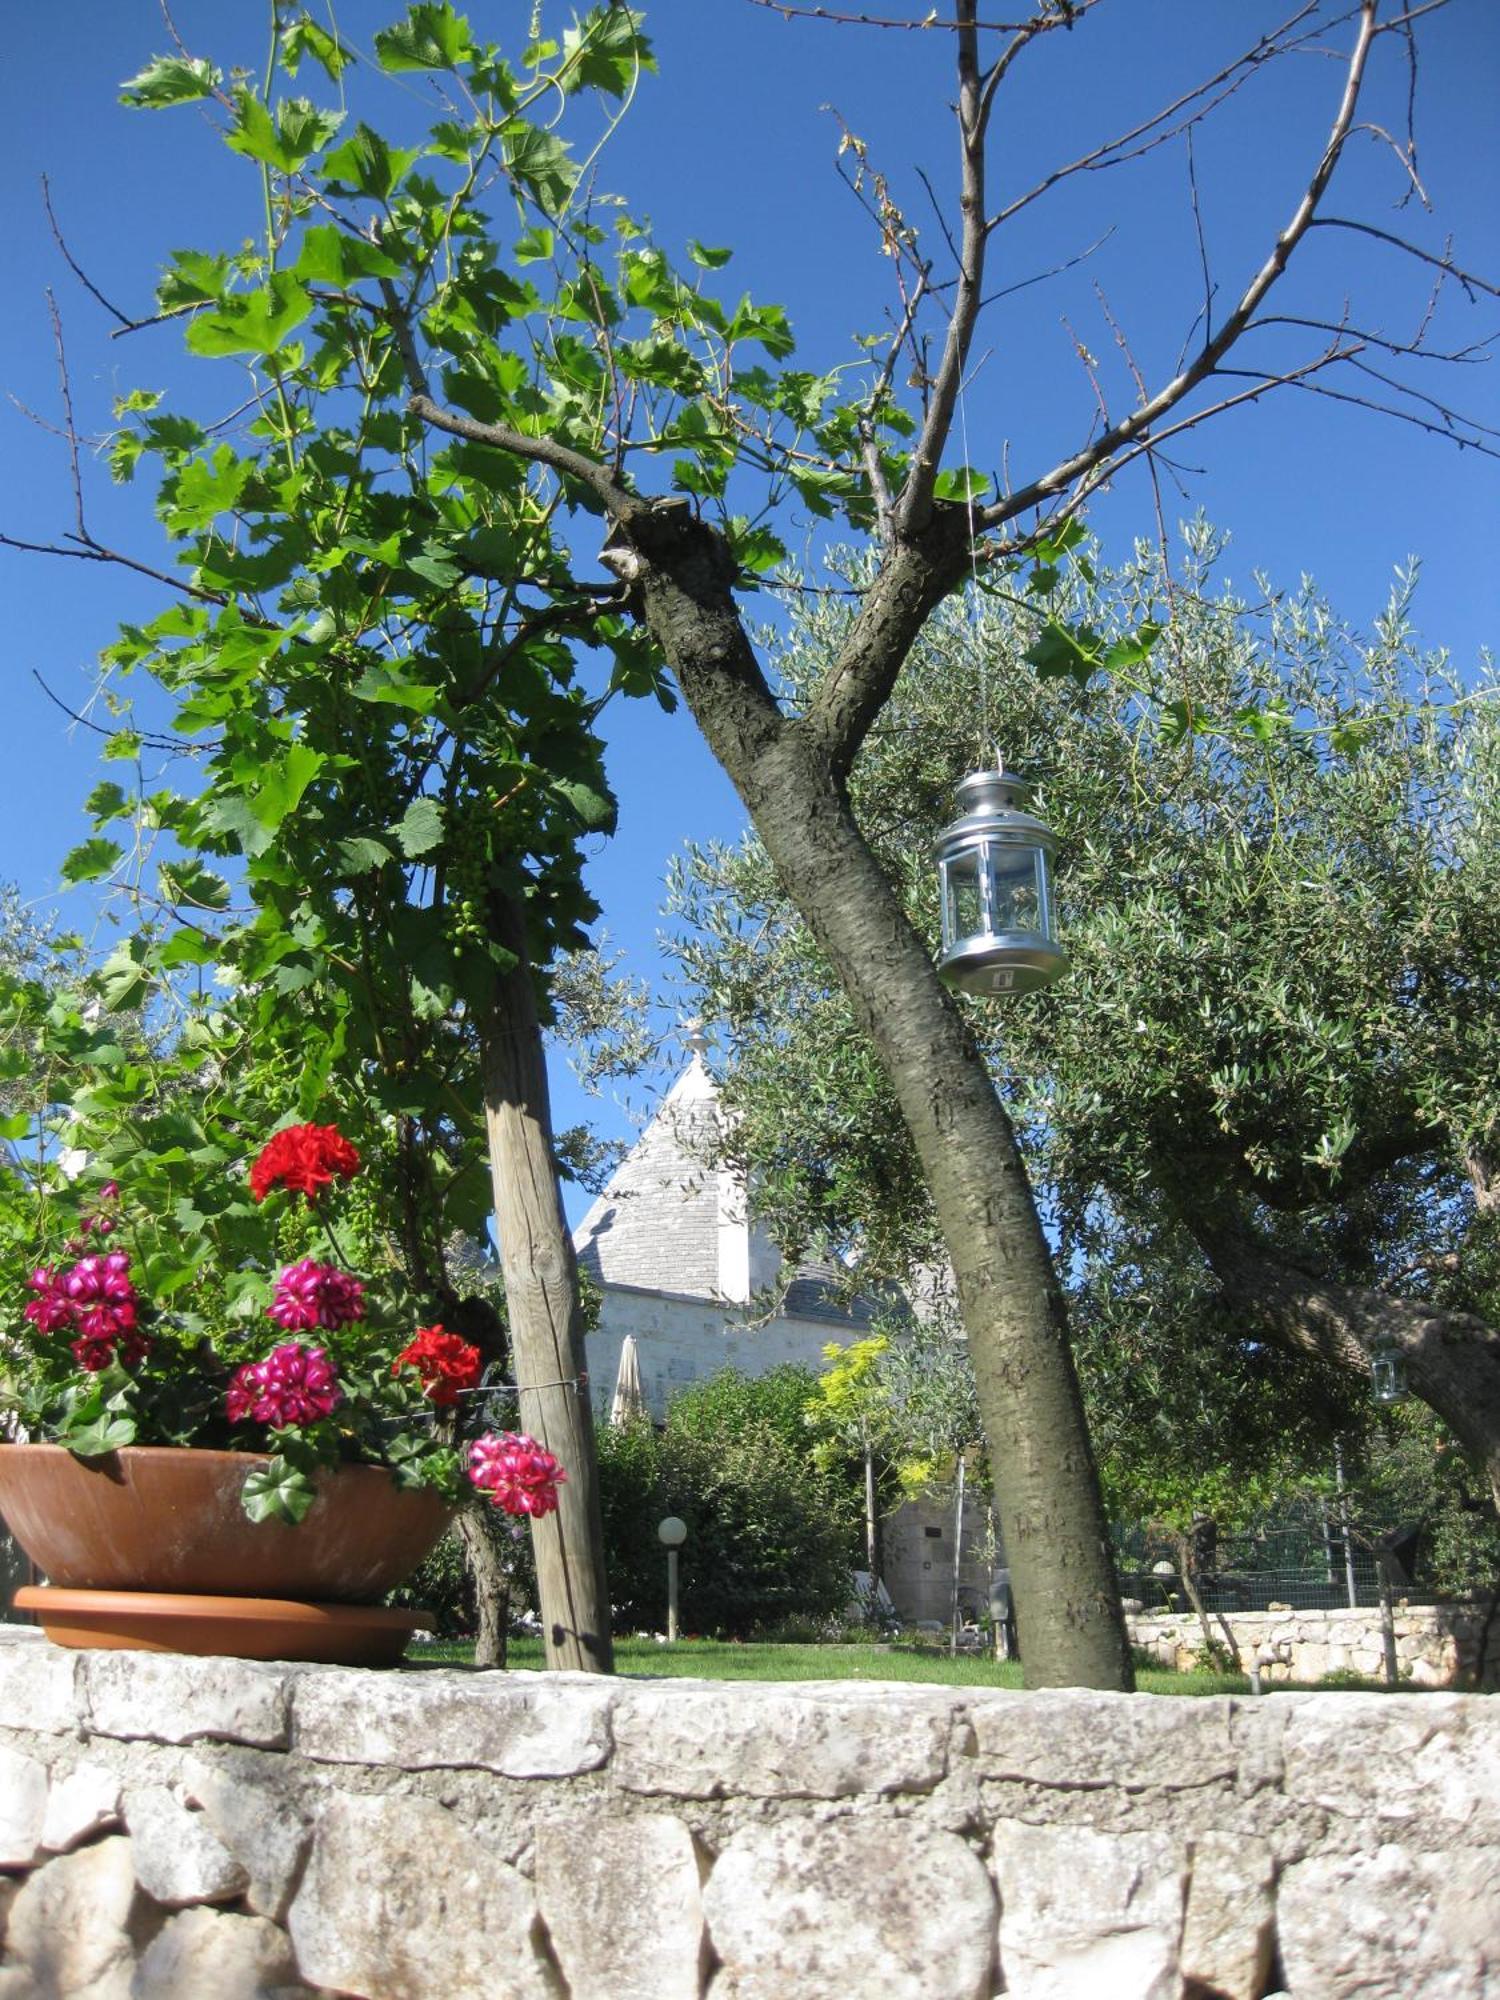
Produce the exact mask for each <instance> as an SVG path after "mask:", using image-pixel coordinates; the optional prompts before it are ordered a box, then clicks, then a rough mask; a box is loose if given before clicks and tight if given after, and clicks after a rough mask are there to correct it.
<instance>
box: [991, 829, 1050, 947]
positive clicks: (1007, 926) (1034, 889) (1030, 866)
mask: <svg viewBox="0 0 1500 2000" xmlns="http://www.w3.org/2000/svg"><path fill="white" fill-rule="evenodd" d="M989 874H990V896H991V904H990V929H991V930H994V931H1043V932H1045V930H1046V921H1045V916H1044V910H1045V903H1044V900H1043V888H1042V856H1041V854H1040V852H1039V851H1038V850H1037V849H1036V848H1034V847H1012V846H1009V845H1007V846H1004V847H998V846H995V847H991V848H990V849H989Z"/></svg>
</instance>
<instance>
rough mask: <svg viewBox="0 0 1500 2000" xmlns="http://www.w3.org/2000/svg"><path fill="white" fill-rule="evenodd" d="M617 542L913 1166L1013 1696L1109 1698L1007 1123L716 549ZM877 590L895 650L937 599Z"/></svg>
mask: <svg viewBox="0 0 1500 2000" xmlns="http://www.w3.org/2000/svg"><path fill="white" fill-rule="evenodd" d="M631 538H632V541H633V546H632V547H631V548H629V549H628V550H626V551H624V552H623V553H616V554H614V555H613V556H612V557H610V558H609V560H610V566H611V567H612V568H614V569H615V570H616V573H617V574H620V575H624V576H626V577H628V578H629V579H630V580H631V581H632V582H633V583H635V584H637V585H638V586H639V588H640V590H641V592H642V608H643V614H644V616H645V619H646V622H647V624H648V625H649V626H650V629H651V631H652V633H653V634H654V636H655V637H656V639H657V641H658V643H659V644H660V645H661V647H662V650H663V652H664V653H665V655H666V657H667V659H668V661H669V662H670V663H671V665H672V667H673V669H674V671H675V672H676V675H677V679H678V682H679V685H680V686H681V688H682V691H683V694H684V696H685V697H686V699H687V702H688V705H689V707H690V708H691V709H692V711H693V715H694V717H695V718H696V720H697V722H698V725H699V727H700V728H701V730H702V731H703V734H704V736H705V738H706V739H707V742H708V745H709V748H710V749H711V750H712V751H713V753H714V755H715V757H716V758H717V759H718V761H719V763H720V764H721V765H722V766H723V768H724V770H725V772H726V773H727V774H728V776H729V778H730V780H731V782H732V783H733V785H734V787H735V790H736V791H737V792H738V793H739V795H740V798H741V799H742V800H743V801H744V804H745V808H746V810H747V812H748V813H749V815H750V818H751V821H752V822H753V824H754V826H755V829H756V831H757V833H758V834H759V835H760V837H761V840H762V842H763V843H764V845H765V848H766V851H767V853H768V854H769V855H770V857H771V861H772V863H773V865H774V866H775V868H776V871H777V874H778V876H779V877H780V880H781V885H782V887H783V889H784V890H785V891H786V893H787V894H788V895H789V896H790V897H791V899H792V901H793V903H795V904H796V906H797V908H798V910H799V911H800V912H801V914H802V916H803V919H804V920H805V922H806V923H807V925H808V927H809V929H810V930H811V931H812V933H813V936H814V937H815V938H816V939H817V942H818V944H819V945H820V947H821V948H822V950H823V951H824V953H825V954H826V955H827V957H828V959H829V961H830V963H831V964H832V965H833V967H834V969H835V971H836V973H837V974H838V977H839V979H840V981H841V982H842V984H843V986H844V988H845V991H846V992H847V993H848V995H849V998H850V1001H851V1003H852V1005H853V1008H854V1012H855V1015H856V1018H857V1019H858V1021H859V1023H860V1026H861V1027H862V1028H863V1029H864V1030H865V1032H866V1033H867V1034H868V1035H869V1036H870V1038H871V1040H872V1041H873V1043H874V1045H875V1048H876V1050H877V1052H878V1053H879V1055H880V1058H881V1060H882V1062H883V1063H884V1065H885V1068H886V1071H887V1073H888V1075H889V1077H890V1079H891V1083H892V1086H893V1088H894V1090H895V1093H896V1097H897V1101H898V1102H899V1104H900V1107H901V1112H902V1116H903V1118H904V1120H905V1122H906V1125H907V1127H908V1129H909V1130H910V1132H911V1135H912V1140H913V1143H914V1144H915V1147H916V1150H917V1155H918V1158H919V1159H920V1161H921V1163H922V1171H923V1175H924V1178H925V1180H926V1182H927V1186H928V1189H929V1190H930V1192H931V1195H932V1199H933V1204H934V1207H935V1209H936V1212H937V1216H938V1221H939V1225H940V1227H941V1229H942V1233H943V1240H944V1243H945V1244H946V1246H947V1250H948V1254H949V1257H950V1258H951V1260H952V1264H953V1270H954V1275H955V1277H956V1279H957V1283H958V1297H959V1307H960V1311H961V1313H962V1317H963V1322H964V1327H965V1329H966V1331H967V1334H968V1340H969V1352H970V1356H971V1358H972V1360H973V1364H974V1375H975V1379H976V1382H977V1385H978V1391H979V1406H980V1411H981V1413H982V1415H983V1418H984V1427H985V1434H986V1437H987V1439H988V1442H989V1447H990V1463H991V1465H992V1466H993V1467H994V1471H995V1493H996V1502H997V1506H998V1510H999V1514H1000V1522H1001V1533H1002V1537H1003V1540H1004V1544H1005V1549H1006V1553H1007V1556H1008V1558H1009V1561H1010V1566H1011V1575H1012V1579H1013V1585H1014V1590H1015V1598H1016V1605H1017V1623H1018V1627H1019V1632H1020V1641H1021V1659H1022V1663H1023V1666H1024V1669H1025V1676H1026V1684H1027V1686H1028V1687H1055V1686H1075V1687H1096V1688H1129V1687H1131V1686H1132V1685H1133V1682H1132V1676H1131V1665H1130V1647H1129V1643H1128V1640H1127V1638H1126V1633H1125V1620H1124V1616H1123V1614H1122V1612H1121V1610H1120V1596H1119V1588H1118V1585H1117V1582H1116V1578H1115V1571H1114V1562H1113V1558H1112V1554H1111V1550H1110V1545H1109V1536H1108V1531H1107V1527H1106V1523H1105V1519H1104V1510H1103V1504H1102V1501H1101V1498H1100V1493H1099V1481H1098V1474H1097V1471H1096V1469H1095V1465H1094V1458H1093V1452H1092V1450H1091V1448H1090V1445H1089V1440H1088V1432H1087V1430H1086V1428H1085V1425H1084V1418H1083V1404H1082V1399H1081V1397H1080V1395H1079V1391H1078V1382H1077V1377H1076V1375H1075V1373H1074V1368H1073V1357H1072V1351H1071V1349H1070V1347H1069V1345H1068V1329H1067V1313H1066V1307H1065V1304H1064V1301H1063V1294H1062V1288H1061V1286H1060V1284H1059V1283H1058V1279H1057V1275H1056V1273H1055V1271H1054V1270H1053V1268H1052V1259H1051V1255H1050V1252H1049V1251H1048V1248H1047V1242H1046V1238H1045V1236H1044V1235H1043V1233H1042V1226H1041V1222H1040V1219H1039V1218H1038V1216H1037V1212H1036V1203H1035V1201H1034V1199H1033V1196H1032V1191H1031V1184H1030V1182H1029V1180H1028V1179H1027V1176H1026V1169H1025V1166H1024V1164H1023V1162H1022V1160H1021V1156H1020V1151H1019V1148H1018V1147H1017V1144H1016V1139H1015V1134H1014V1132H1013V1130H1012V1128H1011V1123H1010V1120H1009V1118H1008V1117H1007V1116H1006V1114H1005V1111H1004V1108H1003V1107H1002V1105H1001V1103H1000V1100H999V1098H998V1097H997V1096H996V1094H995V1089H994V1085H993V1083H992V1081H991V1079H990V1075H989V1072H988V1070H987V1069H986V1067H985V1064H984V1061H983V1059H982V1057H981V1056H980V1055H979V1053H978V1051H977V1050H976V1048H975V1047H974V1044H973V1042H972V1040H971V1038H970V1036H969V1034H968V1032H967V1030H966V1028H965V1026H964V1022H963V1018H962V1016H961V1015H960V1013H959V1011H958V1008H957V1006H956V1004H955V1002H954V1001H953V999H952V997H951V996H950V995H949V993H948V991H947V989H946V988H945V987H944V986H943V984H942V982H941V980H940V979H939V978H938V976H937V973H936V971H935V970H934V968H933V965H932V961H931V959H930V958H929V956H928V953H927V949H926V947H925V945H924V944H923V943H922V940H921V939H920V938H919V937H918V936H917V934H916V932H915V931H914V930H913V929H912V927H911V925H910V924H909V923H908V922H907V920H906V916H905V914H904V912H903V910H902V908H901V904H900V900H899V898H898V896H897V894H896V891H895V889H894V888H893V886H892V885H891V883H890V882H889V881H888V880H887V878H886V875H885V872H884V870H883V869H882V868H881V866H880V864H879V862H878V861H877V860H876V858H875V856H874V855H873V854H872V852H871V851H870V848H869V846H868V845H867V844H866V842H865V840H864V838H863V836H862V835H861V833H860V831H859V829H858V827H857V825H856V824H855V821H854V816H853V813H852V812H851V810H850V807H849V802H848V798H847V796H846V794H845V791H844V787H843V785H842V783H841V781H840V780H839V779H838V778H837V777H836V776H835V773H834V770H833V766H832V763H831V761H830V757H829V755H828V753H827V751H826V749H825V748H823V747H822V745H821V743H820V740H819V739H818V738H817V736H816V735H815V734H814V733H813V732H812V731H811V730H810V729H809V728H807V727H806V726H804V725H803V724H801V723H797V722H788V721H787V719H786V718H785V717H784V716H783V715H782V714H781V713H780V711H779V709H778V708H777V707H776V704H775V703H774V701H772V700H771V699H770V697H769V695H768V693H767V690H766V687H765V682H764V679H763V677H762V675H761V673H760V668H759V665H758V662H757V661H756V659H755V656H754V653H753V651H752V649H751V648H750V646H749V643H748V640H747V639H746V637H745V634H744V631H743V628H742V627H741V625H740V622H739V619H738V615H737V612H736V609H735V606H734V603H733V599H732V596H731V594H730V590H729V583H730V581H731V579H732V575H733V569H732V565H730V566H729V567H728V568H727V569H726V567H725V559H724V555H723V551H722V550H721V549H720V548H719V546H718V545H717V544H716V543H715V542H714V541H713V538H712V537H711V536H709V535H708V534H707V531H705V530H703V529H702V528H701V527H699V526H698V524H696V523H694V522H693V521H692V520H691V519H690V518H687V519H684V518H683V517H681V516H678V515H671V516H668V515H666V514H665V512H663V514H662V515H661V516H658V517H657V519H656V520H654V521H653V523H652V524H651V527H650V533H649V535H645V536H642V535H641V534H640V533H639V532H638V529H637V526H636V525H635V524H633V525H632V530H631ZM643 541H649V542H650V543H651V547H650V548H649V549H646V548H643V547H642V543H643ZM607 554H608V552H607ZM627 558H628V560H627ZM658 564H659V566H658ZM898 584H899V588H898ZM887 586H888V587H887V595H888V596H889V597H890V598H891V602H890V605H889V621H890V624H891V625H892V626H893V627H894V626H900V627H901V628H902V632H903V633H906V632H909V633H910V634H911V635H912V636H915V633H916V631H917V630H919V629H920V627H921V624H922V623H923V622H924V621H925V618H926V616H927V614H928V611H929V610H930V608H931V606H932V604H934V603H936V602H937V601H938V600H939V599H940V598H941V597H942V595H944V593H945V589H946V584H945V582H944V579H943V577H942V575H941V574H940V573H939V566H938V564H937V563H936V561H934V562H931V563H926V562H924V561H923V560H921V559H920V557H919V555H918V554H916V553H913V552H910V551H908V552H906V553H905V554H904V555H903V557H902V560H901V563H900V564H899V565H898V574H897V581H896V582H890V580H889V579H887ZM893 643H899V641H893ZM904 643H907V644H909V643H910V641H909V639H905V641H904Z"/></svg>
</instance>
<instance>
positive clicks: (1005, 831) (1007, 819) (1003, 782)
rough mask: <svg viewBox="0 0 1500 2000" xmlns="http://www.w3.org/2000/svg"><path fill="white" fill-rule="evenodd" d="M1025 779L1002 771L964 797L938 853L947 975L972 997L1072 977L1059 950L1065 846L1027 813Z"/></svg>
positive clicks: (979, 776) (963, 788)
mask: <svg viewBox="0 0 1500 2000" xmlns="http://www.w3.org/2000/svg"><path fill="white" fill-rule="evenodd" d="M1030 789H1031V788H1030V786H1029V785H1028V784H1027V782H1026V780H1025V779H1024V778H1018V777H1016V776H1015V775H1014V774H1013V773H1012V772H1010V771H1007V770H1005V768H1004V767H1003V765H997V767H996V769H994V770H993V771H975V772H972V773H971V774H970V776H968V777H967V778H965V779H964V780H963V781H962V782H961V783H960V785H959V787H958V808H959V814H958V818H957V819H955V820H954V821H953V822H952V823H951V824H950V825H948V826H945V827H944V828H943V831H942V832H941V833H940V834H939V835H938V837H937V840H936V842H935V843H934V846H933V855H934V858H935V859H936V861H937V864H938V873H939V878H940V889H941V895H942V910H943V955H942V958H941V959H940V960H939V961H938V972H939V974H940V976H941V977H942V978H943V979H944V980H946V981H947V983H948V984H949V985H950V986H957V987H959V988H961V989H962V990H963V991H964V992H965V993H975V994H980V995H993V994H1001V993H1029V992H1032V991H1033V990H1034V989H1035V988H1036V987H1038V986H1047V985H1050V984H1051V982H1052V981H1053V980H1054V979H1056V978H1057V977H1058V976H1059V975H1060V974H1061V973H1063V972H1065V971H1066V970H1067V965H1068V955H1067V953H1066V952H1065V951H1064V950H1063V948H1062V946H1061V945H1060V944H1059V943H1058V942H1057V936H1056V930H1055V919H1054V915H1053V903H1052V855H1053V853H1054V851H1055V849H1056V847H1057V836H1056V835H1055V834H1054V833H1053V831H1052V829H1051V827H1049V826H1048V825H1046V823H1045V822H1044V821H1042V820H1039V819H1037V818H1035V817H1034V815H1033V814H1031V813H1029V812H1027V811H1026V810H1025V809H1024V804H1023V801H1024V800H1025V798H1026V795H1027V793H1028V792H1029V790H1030Z"/></svg>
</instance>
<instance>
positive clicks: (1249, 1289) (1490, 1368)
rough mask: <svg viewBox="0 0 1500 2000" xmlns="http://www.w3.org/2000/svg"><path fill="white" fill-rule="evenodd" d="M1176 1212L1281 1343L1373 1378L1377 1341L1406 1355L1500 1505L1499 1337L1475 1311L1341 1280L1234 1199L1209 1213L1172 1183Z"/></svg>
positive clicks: (1258, 1324) (1426, 1398)
mask: <svg viewBox="0 0 1500 2000" xmlns="http://www.w3.org/2000/svg"><path fill="white" fill-rule="evenodd" d="M1174 1197H1175V1199H1176V1203H1177V1208H1178V1213H1179V1214H1180V1215H1181V1217H1182V1220H1183V1222H1184V1223H1185V1224H1186V1226H1187V1228H1188V1229H1189V1231H1190V1232H1191V1233H1192V1235H1193V1237H1194V1239H1195V1240H1196V1242H1197V1244H1198V1247H1199V1248H1200V1249H1201V1250H1202V1252H1203V1254H1204V1256H1205V1258H1206V1259H1207V1260H1208V1264H1209V1267H1210V1269H1211V1270H1212V1271H1213V1274H1214V1276H1215V1277H1216V1278H1217V1279H1218V1280H1219V1282H1220V1284H1221V1285H1222V1286H1223V1287H1224V1290H1225V1292H1226V1293H1227V1294H1228V1296H1229V1299H1230V1301H1231V1302H1232V1304H1233V1306H1234V1308H1235V1310H1236V1312H1237V1313H1239V1314H1241V1315H1242V1316H1243V1317H1244V1318H1245V1319H1247V1320H1248V1322H1249V1323H1250V1324H1251V1325H1252V1326H1253V1327H1254V1328H1255V1329H1256V1331H1257V1332H1258V1333H1260V1334H1262V1335H1263V1336H1264V1337H1265V1338H1266V1339H1267V1340H1269V1341H1271V1342H1272V1343H1274V1344H1275V1345H1276V1346H1279V1347H1282V1348H1290V1349H1293V1350H1295V1351H1297V1352H1300V1353H1303V1354H1313V1355H1316V1356H1317V1357H1318V1358H1319V1359H1320V1360H1323V1361H1331V1362H1334V1363H1336V1364H1337V1365H1338V1366H1340V1367H1344V1368H1350V1369H1355V1370H1358V1371H1359V1372H1361V1373H1362V1374H1364V1375H1366V1376H1368V1374H1369V1369H1370V1358H1371V1356H1372V1354H1373V1353H1374V1352H1375V1350H1376V1349H1377V1348H1379V1347H1390V1348H1393V1349H1395V1350H1397V1351H1398V1352H1399V1353H1400V1356H1401V1359H1402V1361H1403V1362H1404V1363H1405V1366H1406V1376H1407V1381H1408V1382H1409V1383H1410V1385H1411V1387H1412V1389H1413V1391H1414V1392H1415V1393H1416V1394H1417V1395H1418V1396H1420V1397H1421V1399H1422V1401H1423V1402H1424V1403H1426V1404H1427V1405H1428V1406H1429V1408H1431V1409H1433V1410H1435V1411H1436V1412H1437V1414H1438V1415H1439V1416H1440V1417H1441V1418H1442V1420H1443V1422H1444V1423H1445V1424H1446V1425H1447V1426H1448V1428H1449V1429H1450V1430H1451V1431H1452V1432H1453V1434H1454V1436H1455V1437H1456V1438H1457V1439H1458V1440H1459V1442H1460V1443H1461V1444H1462V1445H1463V1446H1464V1448H1465V1450H1466V1451H1468V1452H1469V1453H1470V1454H1471V1455H1472V1456H1473V1457H1474V1458H1475V1459H1476V1461H1477V1462H1478V1463H1479V1464H1480V1465H1482V1466H1483V1468H1484V1471H1485V1475H1486V1477H1487V1478H1488V1480H1489V1482H1490V1489H1491V1491H1492V1492H1493V1494H1494V1496H1495V1501H1496V1505H1497V1506H1500V1334H1497V1333H1496V1331H1495V1329H1494V1328H1493V1327H1491V1326H1490V1325H1488V1324H1487V1323H1486V1322H1485V1321H1484V1320H1482V1319H1479V1318H1478V1317H1477V1316H1476V1315H1475V1314H1473V1313H1462V1312H1445V1311H1443V1309H1442V1308H1441V1307H1440V1306H1434V1305H1432V1304H1430V1303H1428V1302H1427V1301H1426V1300H1423V1299H1398V1298H1395V1297H1393V1296H1392V1295H1391V1294H1390V1293H1389V1292H1378V1291H1374V1290H1372V1289H1370V1288H1369V1287H1367V1286H1363V1285H1341V1284H1337V1283H1335V1282H1333V1281H1332V1280H1330V1279H1327V1278H1321V1277H1318V1276H1316V1275H1315V1274H1314V1273H1312V1272H1310V1271H1305V1270H1303V1269H1301V1268H1300V1267H1299V1266H1297V1265H1294V1264H1290V1263H1288V1262H1286V1261H1285V1260H1284V1259H1282V1258H1280V1257H1278V1256H1276V1255H1275V1254H1274V1253H1273V1252H1272V1251H1270V1250H1269V1249H1268V1248H1267V1247H1266V1246H1265V1245H1264V1244H1263V1243H1261V1242H1260V1240H1259V1239H1258V1238H1257V1237H1256V1236H1255V1234H1254V1232H1253V1231H1252V1230H1251V1229H1250V1227H1249V1226H1248V1224H1246V1223H1244V1222H1243V1221H1241V1220H1237V1219H1235V1218H1234V1217H1233V1214H1232V1211H1231V1210H1230V1209H1229V1207H1228V1205H1227V1203H1228V1197H1226V1198H1225V1199H1224V1200H1215V1201H1213V1202H1212V1204H1211V1212H1209V1204H1208V1203H1205V1204H1204V1212H1202V1213H1200V1212H1199V1211H1198V1208H1197V1207H1196V1206H1195V1205H1193V1204H1192V1203H1191V1202H1190V1201H1189V1200H1187V1199H1185V1198H1184V1197H1183V1195H1182V1193H1181V1191H1180V1190H1174Z"/></svg>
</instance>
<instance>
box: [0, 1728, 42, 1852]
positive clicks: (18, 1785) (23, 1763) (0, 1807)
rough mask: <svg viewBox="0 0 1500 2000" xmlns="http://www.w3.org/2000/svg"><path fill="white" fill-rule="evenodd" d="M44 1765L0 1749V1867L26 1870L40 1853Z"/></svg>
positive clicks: (21, 1754) (24, 1756)
mask: <svg viewBox="0 0 1500 2000" xmlns="http://www.w3.org/2000/svg"><path fill="white" fill-rule="evenodd" d="M47 1785H48V1778H47V1766H46V1765H45V1764H41V1763H38V1761H37V1760H36V1758H35V1757H28V1756H26V1755H25V1754H24V1752H22V1751H20V1750H6V1749H3V1748H0V1868H29V1867H30V1866H31V1864H32V1862H33V1861H35V1860H36V1858H37V1856H38V1855H39V1854H40V1853H41V1851H42V1826H43V1823H44V1821H45V1820H46V1817H47Z"/></svg>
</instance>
